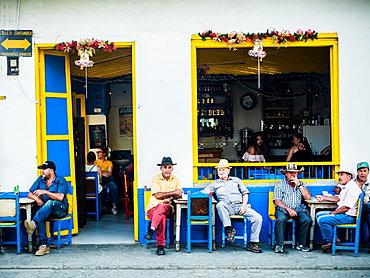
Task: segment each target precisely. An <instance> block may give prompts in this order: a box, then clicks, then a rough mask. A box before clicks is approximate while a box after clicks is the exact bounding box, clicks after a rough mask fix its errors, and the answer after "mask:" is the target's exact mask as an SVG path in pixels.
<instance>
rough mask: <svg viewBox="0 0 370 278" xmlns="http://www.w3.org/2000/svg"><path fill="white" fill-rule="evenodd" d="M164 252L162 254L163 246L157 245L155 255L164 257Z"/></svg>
mask: <svg viewBox="0 0 370 278" xmlns="http://www.w3.org/2000/svg"><path fill="white" fill-rule="evenodd" d="M165 254H166V252H164V246H162V245H158V246H157V255H165Z"/></svg>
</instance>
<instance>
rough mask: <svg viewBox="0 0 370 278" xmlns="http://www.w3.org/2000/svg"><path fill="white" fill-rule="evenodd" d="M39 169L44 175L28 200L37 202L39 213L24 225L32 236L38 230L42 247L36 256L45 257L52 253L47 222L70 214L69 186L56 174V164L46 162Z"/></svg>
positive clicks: (37, 181) (36, 183)
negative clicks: (47, 232) (47, 233)
mask: <svg viewBox="0 0 370 278" xmlns="http://www.w3.org/2000/svg"><path fill="white" fill-rule="evenodd" d="M37 168H38V169H41V170H42V171H41V173H42V175H41V176H40V177H38V179H37V180H36V181H35V182H34V183H33V185H32V186H31V188H30V192H29V193H28V198H30V199H33V200H35V202H36V205H37V206H38V211H37V213H36V214H35V216H34V217H33V219H32V220H31V221H29V220H25V221H24V225H25V227H26V228H27V233H28V234H30V235H32V234H33V233H34V231H35V229H36V228H37V230H38V234H39V243H40V246H39V250H38V251H37V252H36V254H35V255H36V256H43V255H45V254H47V253H49V252H50V248H49V241H48V237H47V235H46V224H45V222H46V220H47V219H48V218H49V217H51V218H57V219H59V218H63V217H65V216H66V215H67V213H68V200H67V197H66V194H67V192H68V184H67V181H66V180H65V178H63V177H62V176H58V175H57V174H56V172H55V171H56V166H55V164H54V162H52V161H45V162H44V164H42V165H40V166H38V167H37Z"/></svg>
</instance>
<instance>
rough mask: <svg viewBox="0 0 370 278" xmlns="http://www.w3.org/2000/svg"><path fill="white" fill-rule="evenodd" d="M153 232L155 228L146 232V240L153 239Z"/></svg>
mask: <svg viewBox="0 0 370 278" xmlns="http://www.w3.org/2000/svg"><path fill="white" fill-rule="evenodd" d="M153 234H154V230H152V229H149V230H148V232H147V233H146V235H145V236H144V238H145V239H146V240H152V237H153Z"/></svg>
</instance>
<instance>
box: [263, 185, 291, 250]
mask: <svg viewBox="0 0 370 278" xmlns="http://www.w3.org/2000/svg"><path fill="white" fill-rule="evenodd" d="M268 217H269V226H268V235H267V245H275V244H276V241H275V225H276V217H275V205H274V191H273V188H270V190H269V201H268ZM289 223H291V227H292V230H291V231H292V236H291V240H284V244H291V245H292V249H294V246H295V221H294V220H293V219H292V218H290V219H288V224H289Z"/></svg>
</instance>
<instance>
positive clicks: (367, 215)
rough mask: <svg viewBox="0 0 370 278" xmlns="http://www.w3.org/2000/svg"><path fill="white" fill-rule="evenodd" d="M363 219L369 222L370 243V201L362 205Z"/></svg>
mask: <svg viewBox="0 0 370 278" xmlns="http://www.w3.org/2000/svg"><path fill="white" fill-rule="evenodd" d="M361 221H362V222H365V223H367V228H368V230H367V233H368V238H367V243H368V244H370V203H367V204H364V205H363V207H362V216H361Z"/></svg>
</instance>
